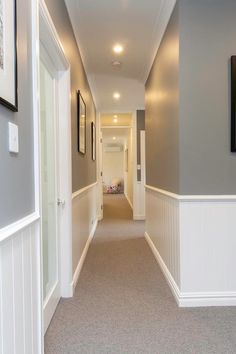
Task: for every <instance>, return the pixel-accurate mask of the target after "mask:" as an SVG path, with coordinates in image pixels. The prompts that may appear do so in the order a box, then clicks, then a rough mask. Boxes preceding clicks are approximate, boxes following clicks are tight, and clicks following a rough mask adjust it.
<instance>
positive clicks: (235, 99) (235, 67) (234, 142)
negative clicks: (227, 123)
mask: <svg viewBox="0 0 236 354" xmlns="http://www.w3.org/2000/svg"><path fill="white" fill-rule="evenodd" d="M231 152H236V56H232V57H231Z"/></svg>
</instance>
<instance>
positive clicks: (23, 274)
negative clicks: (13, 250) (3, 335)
mask: <svg viewBox="0 0 236 354" xmlns="http://www.w3.org/2000/svg"><path fill="white" fill-rule="evenodd" d="M20 237H21V251H22V258H21V260H22V265H21V266H22V283H23V284H22V293H23V304H22V306H23V331H24V353H25V350H26V343H25V341H26V333H25V332H26V331H25V301H24V299H25V286H24V284H25V273H24V242H23V233H21V235H20Z"/></svg>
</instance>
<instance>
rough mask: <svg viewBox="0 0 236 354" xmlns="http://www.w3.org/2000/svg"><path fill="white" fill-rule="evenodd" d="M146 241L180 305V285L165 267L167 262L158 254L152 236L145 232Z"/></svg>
mask: <svg viewBox="0 0 236 354" xmlns="http://www.w3.org/2000/svg"><path fill="white" fill-rule="evenodd" d="M145 239H146V241H147V243H148V245H149V246H150V248H151V250H152V252H153V255H154V257H155V258H156V260H157V263H158V264H159V266H160V268H161V271H162V273H163V274H164V276H165V278H166V280H167V282H168V284H169V287H170V290H171V291H172V294H173V295H174V298H175V300H176V302H177V304H178V305H179V298H180V291H179V287H178V285H177V284H176V282H175V280H174V278H173V277H172V275H171V273H170V271H169V269H168V268H167V266H166V265H165V262H164V261H163V259H162V258H161V255H160V253H159V252H158V250H157V248H156V246H155V245H154V243H153V242H152V240H151V238H150V236H149V235H148V233H147V232H145Z"/></svg>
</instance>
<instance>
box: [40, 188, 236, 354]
mask: <svg viewBox="0 0 236 354" xmlns="http://www.w3.org/2000/svg"><path fill="white" fill-rule="evenodd" d="M131 218H132V213H131V209H130V207H129V205H128V203H127V201H126V199H125V198H124V197H123V195H106V196H104V220H103V221H102V222H100V223H99V225H98V228H97V231H96V234H95V237H94V239H93V241H92V243H91V245H90V248H89V251H88V254H87V257H86V260H85V263H84V266H83V269H82V272H81V275H80V278H79V282H78V285H77V287H76V291H75V296H74V297H73V298H71V299H62V300H61V301H60V303H59V305H58V308H57V310H56V313H55V315H54V317H53V319H52V322H51V324H50V326H49V329H48V331H47V333H46V336H45V353H46V354H79V353H81V354H87V353H89V354H97V353H101V354H102V353H104V354H106V353H107V354H108V353H109V354H110V353H113V354H116V353H121V354H129V353H130V354H131V353H132V354H135V353H147V354H149V353H150V354H154V353H155V354H213V353H214V354H236V308H235V307H212V308H185V309H183V308H182V309H181V308H178V307H177V305H176V303H175V300H174V299H173V296H172V294H171V292H170V290H169V287H168V285H167V283H166V281H165V279H164V277H163V275H162V273H161V270H160V268H159V267H158V265H157V263H156V260H155V259H154V257H153V255H152V253H151V251H150V249H149V247H148V245H147V243H146V241H145V239H144V237H143V234H144V223H143V222H140V221H138V222H137V221H136V222H135V221H132V220H131Z"/></svg>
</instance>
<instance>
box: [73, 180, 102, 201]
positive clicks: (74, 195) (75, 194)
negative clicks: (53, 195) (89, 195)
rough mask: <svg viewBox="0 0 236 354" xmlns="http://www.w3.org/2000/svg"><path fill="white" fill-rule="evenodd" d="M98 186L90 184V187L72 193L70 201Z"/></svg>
mask: <svg viewBox="0 0 236 354" xmlns="http://www.w3.org/2000/svg"><path fill="white" fill-rule="evenodd" d="M97 184H98V182H95V183H92V184H90V185H88V186H87V187H84V188H81V189H79V190H78V191H76V192H74V193H72V199H74V198H76V197H78V196H79V195H80V194H82V193H84V192H86V191H87V190H89V189H90V188H93V187H94V186H96V185H97Z"/></svg>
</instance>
